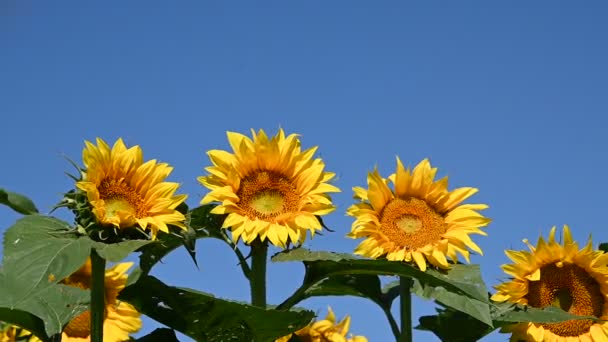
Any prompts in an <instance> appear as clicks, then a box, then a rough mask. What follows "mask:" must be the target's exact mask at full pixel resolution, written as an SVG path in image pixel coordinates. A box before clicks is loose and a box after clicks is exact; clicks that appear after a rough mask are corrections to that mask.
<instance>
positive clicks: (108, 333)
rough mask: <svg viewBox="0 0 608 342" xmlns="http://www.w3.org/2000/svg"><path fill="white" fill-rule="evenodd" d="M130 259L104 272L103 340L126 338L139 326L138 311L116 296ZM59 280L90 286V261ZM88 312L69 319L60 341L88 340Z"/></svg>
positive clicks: (114, 341)
mask: <svg viewBox="0 0 608 342" xmlns="http://www.w3.org/2000/svg"><path fill="white" fill-rule="evenodd" d="M132 265H133V263H132V262H125V263H118V264H116V265H114V266H113V267H111V268H109V269H107V270H106V272H105V282H104V285H105V298H106V303H105V304H106V307H105V310H104V314H105V318H104V321H103V338H104V341H110V342H117V341H126V340H128V339H129V334H130V333H134V332H136V331H138V330H139V329H140V328H141V319H140V318H139V316H140V313H139V312H137V310H135V308H134V307H133V306H132V305H131V304H129V303H126V302H121V301H118V300H117V299H116V297H118V293H119V292H120V291H121V290H122V289H123V288H124V287H125V284H126V283H127V270H128V269H129V268H130V267H131V266H132ZM61 283H62V284H65V285H69V286H75V287H79V288H81V289H90V288H91V261H90V260H88V261H87V262H86V263H85V264H84V265H83V266H82V267H81V268H80V269H79V270H78V271H76V272H74V273H72V274H71V275H70V276H69V277H67V278H65V279H63V280H62V281H61ZM90 320H91V315H90V312H89V311H85V312H83V313H81V314H80V315H78V316H76V317H75V318H74V319H72V320H71V321H70V322H69V323H68V324H67V325H66V326H65V328H64V329H63V332H62V339H61V341H62V342H85V341H90V340H91V336H90V335H91V328H90Z"/></svg>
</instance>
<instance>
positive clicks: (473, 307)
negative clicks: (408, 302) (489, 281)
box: [412, 264, 492, 326]
mask: <svg viewBox="0 0 608 342" xmlns="http://www.w3.org/2000/svg"><path fill="white" fill-rule="evenodd" d="M449 276H450V279H452V280H453V281H454V282H459V283H473V284H480V286H481V289H482V290H484V291H486V294H487V290H486V288H485V285H484V283H483V280H482V278H481V272H480V270H479V266H478V265H462V264H457V265H453V266H452V268H451V270H450V272H449ZM412 292H413V293H415V294H416V295H418V296H420V297H423V298H430V299H435V300H436V301H437V302H439V303H441V304H443V305H444V306H446V307H450V308H453V309H455V310H458V311H462V312H464V313H466V314H468V315H470V316H471V317H473V318H476V319H478V320H479V321H481V322H483V323H485V324H487V325H489V326H492V317H491V315H490V304H489V303H488V301H487V300H485V301H480V300H477V299H473V298H471V297H469V296H465V295H462V294H458V293H454V292H450V291H448V290H446V289H445V288H444V287H433V286H424V285H423V284H421V283H420V282H418V281H415V282H414V286H413V287H412Z"/></svg>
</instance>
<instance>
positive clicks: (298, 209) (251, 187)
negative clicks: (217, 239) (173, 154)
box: [198, 129, 340, 248]
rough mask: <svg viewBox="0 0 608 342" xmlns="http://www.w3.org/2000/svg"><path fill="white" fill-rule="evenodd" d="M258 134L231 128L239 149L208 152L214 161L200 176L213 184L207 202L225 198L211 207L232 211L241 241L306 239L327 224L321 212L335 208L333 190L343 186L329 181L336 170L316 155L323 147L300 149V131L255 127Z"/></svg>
mask: <svg viewBox="0 0 608 342" xmlns="http://www.w3.org/2000/svg"><path fill="white" fill-rule="evenodd" d="M251 133H252V135H253V139H250V138H249V137H247V136H245V135H243V134H240V133H235V132H227V136H228V141H229V142H230V146H231V147H232V150H233V151H234V153H230V152H227V151H223V150H211V151H208V152H207V154H208V155H209V159H210V160H211V162H212V163H213V166H209V167H207V168H205V170H206V171H207V172H208V173H209V175H207V176H201V177H199V178H198V180H199V182H200V183H201V184H202V185H204V186H205V187H207V188H209V189H210V190H211V192H209V193H208V194H207V195H206V196H205V197H204V198H203V199H202V200H201V204H207V203H210V202H219V203H220V204H219V205H218V206H216V207H215V208H214V209H213V210H212V211H211V212H212V213H214V214H227V215H228V216H227V217H226V219H225V221H224V224H223V228H227V229H230V230H231V232H232V238H233V240H234V241H235V242H236V241H238V240H239V238H240V239H242V240H243V241H244V242H245V243H247V244H251V243H252V242H253V241H254V240H256V239H257V238H259V239H260V240H261V241H265V240H266V239H268V240H269V241H270V242H271V243H272V244H273V245H275V246H280V247H283V248H285V247H286V246H287V244H288V243H293V244H297V243H302V242H303V241H304V240H305V239H306V235H307V232H310V233H311V236H313V235H314V233H315V232H316V231H319V230H321V229H322V224H321V222H320V221H319V219H318V218H317V216H318V215H325V214H328V213H330V212H332V211H334V210H335V207H334V206H333V204H332V202H331V199H330V197H329V195H328V193H330V192H339V191H340V190H339V189H338V188H337V187H335V186H333V185H331V184H330V183H328V182H329V181H330V180H331V179H332V178H333V177H334V176H335V174H334V173H332V172H325V171H324V169H325V164H324V163H323V161H322V160H321V159H319V158H316V159H315V158H313V155H314V154H315V152H316V150H317V147H313V148H310V149H308V150H305V151H301V150H300V140H299V139H298V136H297V135H296V134H291V135H288V136H285V133H284V132H283V130H282V129H280V130H279V132H278V134H277V135H276V136H274V137H271V138H269V137H268V136H267V135H266V133H265V132H264V131H263V130H259V132H257V133H256V132H255V131H254V130H252V131H251Z"/></svg>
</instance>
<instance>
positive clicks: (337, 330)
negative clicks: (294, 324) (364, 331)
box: [275, 308, 367, 342]
mask: <svg viewBox="0 0 608 342" xmlns="http://www.w3.org/2000/svg"><path fill="white" fill-rule="evenodd" d="M327 311H328V312H327V317H325V319H322V320H318V321H316V322H313V323H310V324H309V325H308V326H306V327H304V328H302V329H300V330H298V331H296V332H295V333H294V335H296V336H298V338H299V339H300V341H302V342H367V338H365V337H364V336H352V334H351V336H349V337H347V336H346V335H347V334H348V329H349V328H350V317H349V316H346V317H345V318H344V319H343V320H342V321H341V322H340V323H338V324H336V315H335V314H334V312H333V311H332V310H331V308H328V310H327ZM291 336H292V335H291V334H289V335H287V336H283V337H281V338H279V339H277V340H276V341H275V342H287V341H289V339H291Z"/></svg>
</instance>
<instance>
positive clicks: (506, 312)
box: [492, 303, 599, 327]
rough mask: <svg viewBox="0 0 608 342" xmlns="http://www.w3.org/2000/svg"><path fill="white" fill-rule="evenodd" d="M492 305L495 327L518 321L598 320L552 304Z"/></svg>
mask: <svg viewBox="0 0 608 342" xmlns="http://www.w3.org/2000/svg"><path fill="white" fill-rule="evenodd" d="M493 306H494V307H493V317H492V318H493V320H494V326H495V327H499V326H503V325H507V324H512V323H518V322H535V323H558V322H563V321H569V320H573V319H574V320H579V319H590V320H593V321H599V319H598V318H597V317H593V316H578V315H573V314H570V313H568V312H566V311H564V310H562V309H560V308H558V307H554V306H548V307H545V308H543V309H538V308H534V307H531V306H524V305H519V304H518V305H514V304H509V303H494V304H493Z"/></svg>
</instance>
